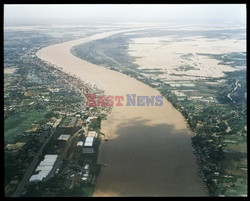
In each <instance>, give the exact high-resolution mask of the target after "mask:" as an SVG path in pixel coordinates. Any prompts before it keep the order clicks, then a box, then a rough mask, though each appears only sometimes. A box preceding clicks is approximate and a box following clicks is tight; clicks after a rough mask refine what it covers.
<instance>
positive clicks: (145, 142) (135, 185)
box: [37, 31, 207, 196]
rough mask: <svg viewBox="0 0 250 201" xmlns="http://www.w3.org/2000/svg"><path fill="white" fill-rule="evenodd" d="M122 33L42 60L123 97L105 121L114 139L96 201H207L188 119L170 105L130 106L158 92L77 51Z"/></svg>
mask: <svg viewBox="0 0 250 201" xmlns="http://www.w3.org/2000/svg"><path fill="white" fill-rule="evenodd" d="M114 33H118V31H117V32H106V33H102V34H96V35H94V36H90V37H88V38H83V39H78V40H73V41H69V42H64V43H61V44H56V45H51V46H48V47H45V48H42V49H41V50H39V51H38V52H37V56H38V57H39V58H40V59H42V60H44V61H46V62H49V63H51V64H53V65H56V66H57V67H61V68H62V69H63V71H64V72H67V73H69V74H71V75H76V76H77V77H80V78H81V79H83V81H84V82H89V83H91V84H95V85H96V86H97V87H99V88H101V89H103V90H105V92H106V94H107V95H114V96H115V95H117V96H118V95H120V96H124V97H125V100H124V101H123V106H114V108H113V110H112V112H111V114H110V115H109V116H108V119H107V120H105V121H103V122H102V132H104V133H106V134H108V136H109V138H110V140H109V141H108V142H102V143H101V146H100V152H99V159H98V160H99V163H101V164H106V166H104V165H103V166H102V169H101V172H100V175H99V176H98V179H97V187H96V190H95V192H94V195H93V196H206V195H207V193H206V190H205V189H204V187H203V183H202V181H201V179H200V178H199V177H198V175H197V171H198V169H197V166H196V163H195V156H194V154H193V152H192V146H191V137H192V133H191V132H190V131H189V130H188V129H187V127H186V123H185V121H184V118H183V116H182V115H181V114H180V112H179V111H177V110H176V109H175V108H174V107H173V106H172V105H171V104H170V103H169V102H168V101H167V100H165V99H164V101H163V105H162V106H125V105H126V94H136V95H137V96H140V95H142V96H156V95H160V94H159V92H158V91H157V90H155V89H153V88H151V87H149V86H147V85H145V84H143V83H141V82H139V81H137V80H136V79H134V78H131V77H129V76H127V75H124V74H121V73H119V72H116V71H111V70H108V69H106V68H104V67H101V66H98V65H95V64H92V63H89V62H87V61H84V60H81V59H79V58H77V57H75V56H74V55H72V54H71V52H70V49H71V48H72V47H73V46H76V45H78V44H82V43H85V42H89V41H92V40H97V39H101V38H105V37H108V36H110V35H112V34H114Z"/></svg>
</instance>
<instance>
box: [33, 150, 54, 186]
mask: <svg viewBox="0 0 250 201" xmlns="http://www.w3.org/2000/svg"><path fill="white" fill-rule="evenodd" d="M57 157H58V155H45V157H44V160H43V161H41V162H40V164H39V165H38V166H37V168H36V170H35V171H36V172H37V171H38V172H39V173H38V174H34V175H32V176H31V177H30V179H29V181H42V180H43V179H44V178H46V177H47V176H48V175H49V173H50V172H51V170H52V169H53V166H54V164H55V162H56V160H57Z"/></svg>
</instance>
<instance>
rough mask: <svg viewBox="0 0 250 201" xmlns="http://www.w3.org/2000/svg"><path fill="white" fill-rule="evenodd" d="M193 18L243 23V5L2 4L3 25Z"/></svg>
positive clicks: (244, 9)
mask: <svg viewBox="0 0 250 201" xmlns="http://www.w3.org/2000/svg"><path fill="white" fill-rule="evenodd" d="M178 20H181V21H184V22H188V21H193V22H195V23H207V22H218V23H224V22H231V21H233V22H239V23H243V24H245V20H246V5H244V4H203V5H202V4H200V5H194V4H192V5H190V4H189V5H187V4H186V5H185V4H180V5H177V4H176V5H174V4H172V5H171V4H155V5H152V4H148V5H147V4H144V5H143V4H133V5H131V4H130V5H129V4H117V5H115V4H108V5H104V4H103V5H102V4H99V5H98V4H89V5H88V4H80V5H77V4H75V5H73V4H72V5H70V4H67V5H63V4H61V5H60V4H59V5H58V4H50V5H49V4H47V5H46V4H44V5H42V4H40V5H37V4H36V5H32V4H30V5H29V4H26V5H20V4H19V5H17V4H16V5H15V4H12V5H11V4H10V5H8V4H5V5H4V22H5V25H6V24H12V23H19V24H35V23H49V22H50V23H60V24H63V23H79V22H90V21H99V22H105V21H114V22H118V21H122V22H140V21H141V22H142V21H143V22H146V21H148V22H166V23H168V22H173V21H178Z"/></svg>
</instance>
